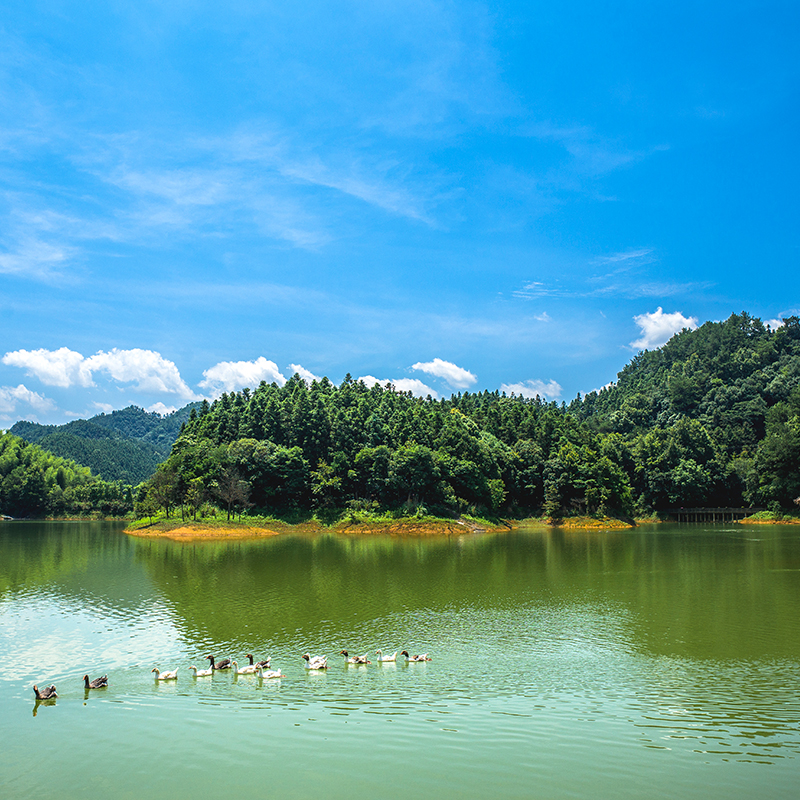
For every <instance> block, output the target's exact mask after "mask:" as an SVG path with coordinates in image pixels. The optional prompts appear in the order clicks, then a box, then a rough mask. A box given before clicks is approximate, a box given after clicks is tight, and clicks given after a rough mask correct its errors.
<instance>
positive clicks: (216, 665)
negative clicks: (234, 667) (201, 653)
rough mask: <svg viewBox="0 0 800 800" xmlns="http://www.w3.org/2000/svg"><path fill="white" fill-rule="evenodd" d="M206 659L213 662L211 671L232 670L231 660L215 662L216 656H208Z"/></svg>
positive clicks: (225, 659)
mask: <svg viewBox="0 0 800 800" xmlns="http://www.w3.org/2000/svg"><path fill="white" fill-rule="evenodd" d="M206 658H207V659H208V660H209V661H210V662H211V669H230V668H231V660H230V659H229V658H223V659H220V660H219V661H214V656H206Z"/></svg>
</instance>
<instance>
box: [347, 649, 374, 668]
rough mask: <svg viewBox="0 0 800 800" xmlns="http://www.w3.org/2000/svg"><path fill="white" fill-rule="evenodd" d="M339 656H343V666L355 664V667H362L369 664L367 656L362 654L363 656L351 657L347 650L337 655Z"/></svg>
mask: <svg viewBox="0 0 800 800" xmlns="http://www.w3.org/2000/svg"><path fill="white" fill-rule="evenodd" d="M339 655H340V656H344V663H345V664H355V665H357V666H363V665H365V664H371V663H372V662H371V661H368V660H367V654H366V653H364V655H363V656H351V655H350V654H349V653H348V652H347V650H342V651H341V653H339Z"/></svg>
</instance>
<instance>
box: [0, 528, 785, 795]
mask: <svg viewBox="0 0 800 800" xmlns="http://www.w3.org/2000/svg"><path fill="white" fill-rule="evenodd" d="M121 527H122V526H121V525H119V524H116V523H101V522H93V523H58V522H54V523H34V522H2V523H0V709H2V719H3V724H2V726H0V731H1V732H0V737H2V739H1V740H2V747H0V796H1V797H3V798H5V800H12V799H15V798H31V797H36V798H75V797H91V796H94V797H113V798H129V797H130V798H141V797H143V796H144V797H147V798H148V799H149V800H158V799H159V798H175V797H181V798H182V797H190V796H208V795H219V794H221V793H224V794H226V795H246V794H256V793H257V794H258V795H260V796H264V797H284V798H306V797H310V796H313V797H315V798H320V799H322V798H326V799H327V798H332V799H334V798H343V797H346V796H349V795H353V794H357V795H360V796H362V797H367V796H375V795H377V794H379V793H380V794H386V795H388V796H392V797H394V796H402V795H406V794H412V795H417V796H422V795H425V796H433V797H437V796H439V797H458V798H486V797H503V798H542V799H546V798H578V799H581V798H587V800H588V798H592V799H595V798H641V797H646V796H658V797H662V798H671V797H674V798H681V799H682V800H685V799H686V798H695V797H696V798H704V800H706V799H707V798H717V797H719V798H726V800H730V798H739V797H741V798H749V797H755V796H768V797H770V798H780V797H786V798H789V797H792V798H793V797H796V796H797V791H798V786H800V697H799V696H798V687H800V529H798V528H794V527H790V526H787V527H779V526H759V527H755V526H754V527H746V526H740V525H734V524H730V523H728V524H718V525H707V526H700V525H682V526H677V525H671V526H668V525H662V526H642V527H640V528H638V529H635V530H633V531H624V532H616V531H615V532H607V533H598V532H583V531H577V532H576V531H565V530H560V529H552V530H546V529H531V530H516V531H514V532H511V533H503V534H469V535H464V536H460V537H451V538H429V539H421V538H407V539H399V538H391V537H382V536H369V537H366V536H364V537H355V536H345V535H334V534H330V535H323V536H316V537H314V536H307V537H306V536H288V535H287V536H279V537H272V538H265V539H254V540H237V541H231V542H227V543H226V542H214V541H212V542H208V541H202V542H195V543H179V542H171V541H167V540H150V539H135V538H129V537H127V536H126V535H125V534H123V533H122V532H121ZM378 648H381V649H383V651H384V652H385V653H386V652H388V653H391V652H393V651H395V650H403V649H408V650H409V651H410V652H413V653H421V652H426V651H427V652H429V653H430V656H431V659H432V660H431V661H429V662H427V663H422V664H405V663H404V662H403V660H402V659H401V660H399V661H398V662H397V663H396V664H383V665H378V664H376V663H374V662H375V655H374V653H375V650H376V649H378ZM342 649H347V650H348V651H349V652H350V653H351V654H354V653H357V654H362V653H365V652H368V653H370V658H371V659H372V661H373V663H372V664H370V665H368V666H349V667H348V666H345V664H344V658H343V657H342V656H340V655H338V653H339V651H340V650H342ZM248 652H250V653H253V654H254V655H255V656H256V658H257V659H260V658H265V657H266V656H267V655H270V656H271V658H272V666H273V668H274V667H279V668H280V669H282V671H283V673H284V674H285V677H284V678H282V679H279V680H272V681H269V680H264V681H259V680H258V679H257V678H254V677H251V676H241V677H238V678H234V676H232V675H231V674H230V672H219V673H216V674H214V675H213V677H210V678H199V679H195V678H193V677H192V675H191V672H190V671H189V666H190V665H196V666H197V667H198V668H203V667H204V666H205V665H206V664H207V661H206V660H205V659H204V656H205V655H206V654H208V653H212V654H214V655H215V656H216V657H217V658H223V657H226V656H231V657H233V658H236V659H237V660H238V661H239V663H240V664H242V665H243V664H244V663H246V661H247V659H246V658H245V654H246V653H248ZM305 652H309V653H311V654H312V655H315V654H327V656H328V662H329V664H330V669H328V670H327V672H308V671H307V670H305V669H304V662H303V660H302V659H301V655H302V654H303V653H305ZM398 658H400V657H399V656H398ZM156 666H157V667H159V668H160V669H162V670H164V669H173V668H175V667H178V668H179V674H178V680H177V681H175V682H169V683H162V684H157V683H156V682H155V681H154V680H153V674H152V673H151V670H152V669H153V667H156ZM84 673H89V675H90V677H96V676H98V675H100V674H104V673H108V676H109V687H108V688H106V689H100V690H96V691H92V692H88V693H87V692H85V691H84V688H83V681H82V676H83V675H84ZM34 683H37V684H39V685H40V686H41V685H49V684H50V683H54V684H56V686H57V688H58V695H59V696H58V699H57V700H55V701H51V702H45V703H35V702H34V695H33V692H32V690H31V687H32V686H33V684H34Z"/></svg>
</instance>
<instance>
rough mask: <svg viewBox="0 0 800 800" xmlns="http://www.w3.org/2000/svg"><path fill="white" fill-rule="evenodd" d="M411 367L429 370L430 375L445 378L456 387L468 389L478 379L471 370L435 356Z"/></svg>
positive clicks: (424, 370) (423, 370)
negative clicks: (431, 359)
mask: <svg viewBox="0 0 800 800" xmlns="http://www.w3.org/2000/svg"><path fill="white" fill-rule="evenodd" d="M411 369H418V370H420V371H422V372H427V373H428V375H433V376H435V377H437V378H444V380H446V381H447V383H449V384H450V385H451V386H453V387H454V388H456V389H466V388H467V387H468V386H472V384H473V383H475V382H476V381H477V380H478V378H477V377H476V376H475V375H473V374H472V373H471V372H470V371H469V370H466V369H464V368H463V367H458V366H456V365H455V364H453V363H451V362H450V361H442V359H441V358H434V359H433V361H425V362H422V361H418V362H417V363H416V364H413V365H412V366H411Z"/></svg>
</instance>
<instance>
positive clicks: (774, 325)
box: [764, 318, 786, 331]
mask: <svg viewBox="0 0 800 800" xmlns="http://www.w3.org/2000/svg"><path fill="white" fill-rule="evenodd" d="M764 324H765V325H766V326H767V327H768V328H771V329H772V330H773V331H776V330H778V328H781V327H783V325H785V324H786V323H785V322H784V321H783V320H782V319H780V318H776V319H765V320H764Z"/></svg>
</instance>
